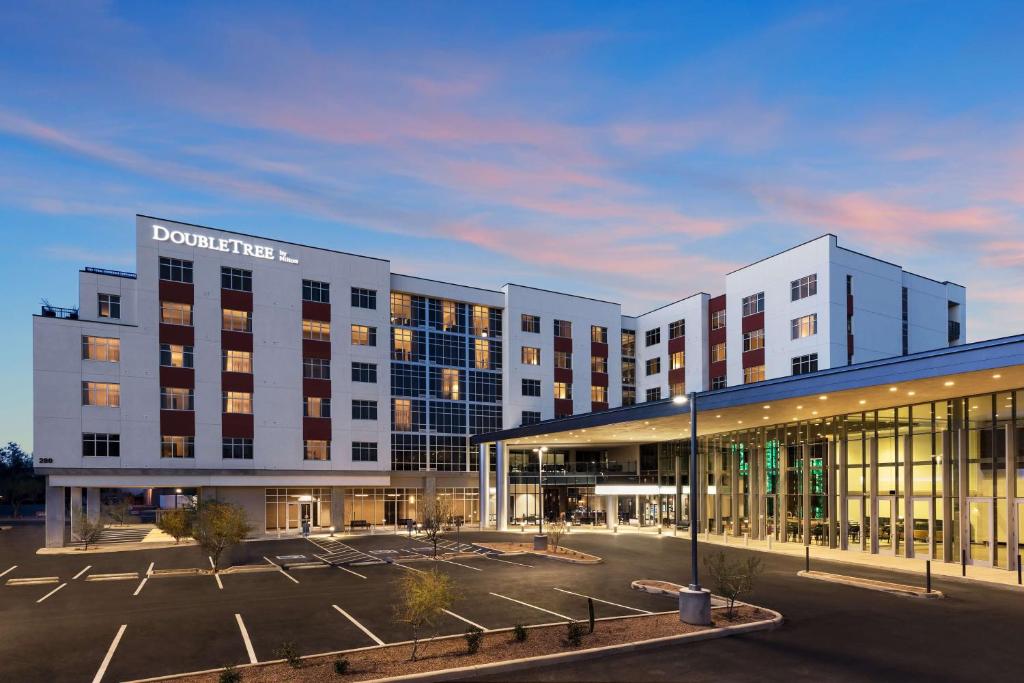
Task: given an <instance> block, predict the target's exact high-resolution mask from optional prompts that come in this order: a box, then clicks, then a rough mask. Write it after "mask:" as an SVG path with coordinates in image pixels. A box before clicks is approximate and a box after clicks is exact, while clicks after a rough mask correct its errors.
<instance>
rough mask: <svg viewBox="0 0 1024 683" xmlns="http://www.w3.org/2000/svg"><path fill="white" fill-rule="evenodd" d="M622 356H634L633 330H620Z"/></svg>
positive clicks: (634, 335)
mask: <svg viewBox="0 0 1024 683" xmlns="http://www.w3.org/2000/svg"><path fill="white" fill-rule="evenodd" d="M622 356H623V358H633V357H635V356H636V332H634V331H633V330H623V331H622Z"/></svg>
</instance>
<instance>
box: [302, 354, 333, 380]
mask: <svg viewBox="0 0 1024 683" xmlns="http://www.w3.org/2000/svg"><path fill="white" fill-rule="evenodd" d="M302 376H303V378H305V379H330V378H331V361H330V359H327V358H303V359H302Z"/></svg>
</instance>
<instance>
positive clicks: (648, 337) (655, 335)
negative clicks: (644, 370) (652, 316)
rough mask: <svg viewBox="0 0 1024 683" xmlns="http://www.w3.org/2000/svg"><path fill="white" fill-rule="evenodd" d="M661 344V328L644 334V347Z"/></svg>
mask: <svg viewBox="0 0 1024 683" xmlns="http://www.w3.org/2000/svg"><path fill="white" fill-rule="evenodd" d="M660 343H661V328H660V327H655V328H654V329H651V330H647V331H646V332H644V344H645V345H646V346H654V345H655V344H660Z"/></svg>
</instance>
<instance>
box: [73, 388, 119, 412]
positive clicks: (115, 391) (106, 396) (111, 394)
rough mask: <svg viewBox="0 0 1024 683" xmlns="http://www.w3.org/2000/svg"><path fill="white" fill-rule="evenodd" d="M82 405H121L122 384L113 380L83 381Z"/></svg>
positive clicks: (109, 406)
mask: <svg viewBox="0 0 1024 683" xmlns="http://www.w3.org/2000/svg"><path fill="white" fill-rule="evenodd" d="M82 405H83V406H103V407H106V408H118V407H120V405H121V385H120V384H116V383H113V382H82Z"/></svg>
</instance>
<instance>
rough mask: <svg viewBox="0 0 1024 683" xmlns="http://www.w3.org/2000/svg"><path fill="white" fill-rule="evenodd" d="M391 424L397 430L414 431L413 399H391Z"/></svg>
mask: <svg viewBox="0 0 1024 683" xmlns="http://www.w3.org/2000/svg"><path fill="white" fill-rule="evenodd" d="M391 424H392V429H394V430H395V431H397V432H411V431H413V429H412V425H413V422H412V401H410V400H409V399H407V398H393V399H391Z"/></svg>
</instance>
